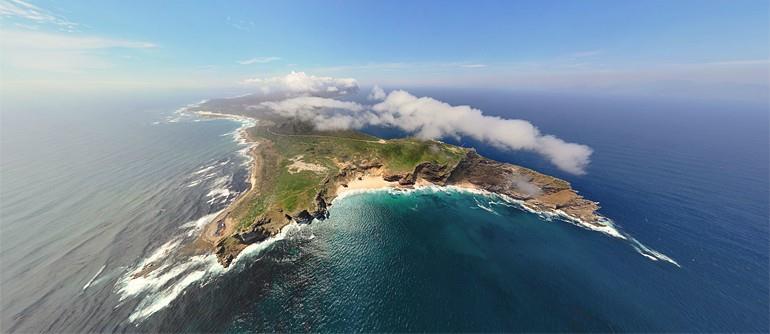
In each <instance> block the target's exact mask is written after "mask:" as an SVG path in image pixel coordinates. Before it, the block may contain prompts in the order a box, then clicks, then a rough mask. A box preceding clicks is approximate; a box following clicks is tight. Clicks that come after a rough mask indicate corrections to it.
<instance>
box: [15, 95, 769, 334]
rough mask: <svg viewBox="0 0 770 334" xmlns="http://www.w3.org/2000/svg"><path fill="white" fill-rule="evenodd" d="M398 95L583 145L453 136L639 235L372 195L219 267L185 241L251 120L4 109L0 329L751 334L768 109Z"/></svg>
mask: <svg viewBox="0 0 770 334" xmlns="http://www.w3.org/2000/svg"><path fill="white" fill-rule="evenodd" d="M414 92H415V93H417V94H418V95H430V96H434V97H436V98H438V99H440V100H443V101H447V102H450V103H452V104H470V105H473V106H475V107H478V108H481V109H482V110H484V111H485V113H489V114H495V115H499V116H504V117H510V118H522V119H527V120H530V121H532V122H533V123H534V124H535V125H537V126H538V127H539V128H540V129H541V130H542V131H543V132H545V133H551V134H556V135H558V136H559V137H561V138H563V139H565V140H568V141H572V142H578V143H582V144H586V145H589V146H591V147H592V148H593V149H594V154H593V156H592V162H591V165H590V166H589V168H588V173H587V174H586V175H583V176H574V175H569V174H565V173H563V172H561V171H559V170H557V169H555V168H554V167H553V166H551V165H549V163H548V162H547V161H544V160H543V159H541V158H540V157H538V156H536V155H534V154H530V153H526V152H505V151H499V150H496V149H495V148H493V147H489V146H486V145H483V144H482V143H477V142H473V141H467V140H465V139H462V140H458V141H451V140H450V142H453V143H456V144H459V145H464V146H474V147H476V148H477V149H478V150H479V152H480V153H482V154H484V155H486V156H488V157H490V158H493V159H497V160H502V161H506V162H512V163H517V164H521V165H524V166H527V167H530V168H533V169H536V170H538V171H541V172H544V173H547V174H552V175H555V176H558V177H561V178H564V179H566V180H568V181H570V182H571V183H572V184H573V187H574V188H575V189H577V190H579V191H580V193H581V194H583V195H584V196H585V197H587V198H589V199H593V200H596V201H599V202H600V203H601V205H602V209H601V210H600V212H601V213H602V214H603V215H605V216H607V217H609V218H611V219H612V220H613V221H614V222H615V224H616V225H617V227H618V229H620V230H621V231H622V232H623V233H624V234H625V235H628V236H629V237H632V238H633V239H634V240H637V241H638V243H639V244H636V243H634V242H632V241H631V240H623V239H619V238H614V237H611V236H608V235H605V234H602V233H599V232H596V231H589V230H585V229H583V228H581V227H578V226H575V225H572V224H570V223H568V222H564V221H559V220H549V219H546V218H544V217H540V216H538V215H535V214H532V213H529V212H526V211H522V210H520V209H519V208H518V207H516V206H515V205H511V204H510V203H508V202H506V201H504V200H502V199H500V198H495V197H487V196H483V195H479V194H471V193H466V192H458V191H451V190H442V191H440V190H437V189H421V190H417V191H410V192H396V191H383V192H369V193H360V194H354V195H350V196H347V197H345V198H343V199H339V200H337V201H335V202H334V204H333V206H332V207H331V209H330V218H329V219H327V220H325V221H317V222H314V223H313V224H310V225H290V226H288V227H287V228H286V229H285V230H284V231H283V232H282V233H281V234H280V235H279V236H278V237H276V238H273V239H271V240H269V241H268V242H265V243H263V244H259V245H252V246H250V247H249V249H248V250H247V251H246V252H245V253H246V254H244V255H243V256H242V257H240V258H239V259H238V260H237V261H236V262H235V264H234V265H233V266H232V267H230V268H228V269H227V270H224V269H222V268H221V267H219V266H218V265H217V264H216V263H215V260H214V259H213V257H212V256H191V255H189V254H187V253H186V252H185V246H184V245H185V244H187V243H188V242H189V241H190V240H192V239H194V237H195V234H196V233H197V232H198V231H199V228H200V226H202V225H203V224H205V223H206V222H207V221H208V220H209V219H211V218H212V217H213V215H215V214H216V213H217V212H219V211H220V210H222V209H223V208H224V207H225V206H226V205H227V204H228V203H229V202H230V201H232V199H233V198H234V197H235V196H236V195H237V194H238V193H239V192H242V191H244V190H245V189H246V188H247V187H248V184H247V183H246V178H247V173H246V166H247V164H248V159H247V158H246V157H245V156H244V154H243V153H244V149H246V148H247V146H245V144H244V143H243V142H242V141H240V140H239V138H238V136H237V130H238V129H239V128H240V127H242V126H247V124H241V123H237V122H234V121H230V120H204V119H199V118H196V117H190V116H184V115H181V114H179V113H176V112H175V110H177V109H178V108H179V107H182V106H183V105H185V104H187V103H190V102H194V101H196V99H194V98H192V97H191V96H178V97H174V98H164V99H159V98H157V97H154V98H148V99H146V100H142V99H141V97H140V96H133V97H131V98H122V99H117V100H116V99H104V100H83V101H69V102H67V103H57V104H49V103H43V102H38V103H31V104H29V105H27V104H18V105H11V106H8V105H4V106H3V110H2V119H1V122H0V124H1V125H2V131H0V139H1V141H0V144H1V146H0V148H1V150H0V152H1V153H2V155H1V156H2V159H0V167H2V168H1V169H0V189H1V191H0V241H1V242H0V264H1V265H2V268H3V270H2V271H0V275H1V278H2V282H1V283H0V304H1V307H2V318H0V321H1V323H0V331H2V332H40V331H49V332H82V331H101V332H104V331H116V332H158V331H163V332H169V331H189V332H254V331H257V332H273V331H326V332H332V331H333V332H340V331H390V332H393V331H399V332H404V331H464V332H479V331H485V332H489V331H495V332H500V331H505V332H510V331H548V332H556V331H602V332H609V331H623V332H632V331H633V332H640V331H644V332H653V331H655V332H660V331H742V332H767V331H768V313H769V312H770V310H769V306H768V296H769V295H770V291H769V289H768V284H769V282H768V272H769V271H770V268H768V261H769V259H768V253H769V249H768V243H769V241H768V235H769V232H770V231H769V230H768V211H769V208H768V198H769V197H770V181H769V180H768V177H769V175H770V171H769V170H768V166H769V165H770V161H769V160H770V159H769V158H768V145H770V144H769V142H770V139H769V138H768V124H769V121H768V106H766V105H764V106H749V105H741V104H734V103H733V104H730V103H698V102H694V101H659V100H655V99H651V98H647V99H640V98H636V99H632V98H600V97H593V98H589V97H570V96H548V95H542V94H523V93H516V94H514V93H510V92H503V91H491V92H490V91H483V92H482V91H448V90H428V89H423V90H419V89H418V90H414ZM200 97H201V96H196V98H200ZM136 101H143V102H136ZM54 106H55V107H54ZM367 131H368V132H371V133H373V134H376V135H381V136H385V137H389V136H396V135H399V134H398V133H394V132H392V131H389V130H387V129H367ZM639 245H644V246H645V247H649V249H651V250H654V251H657V252H660V253H661V254H664V255H666V256H668V257H670V258H671V259H673V260H674V261H675V262H676V263H677V264H678V265H674V264H672V263H669V262H665V261H654V260H653V259H651V258H649V257H646V256H644V255H643V254H641V253H640V252H639V251H638V248H639ZM148 259H163V261H162V263H163V264H162V266H161V268H159V269H157V270H156V272H155V273H154V274H153V275H150V276H149V277H147V278H137V277H132V276H131V275H130V273H131V272H132V271H134V270H136V269H137V268H141V266H142V264H143V262H147V261H148Z"/></svg>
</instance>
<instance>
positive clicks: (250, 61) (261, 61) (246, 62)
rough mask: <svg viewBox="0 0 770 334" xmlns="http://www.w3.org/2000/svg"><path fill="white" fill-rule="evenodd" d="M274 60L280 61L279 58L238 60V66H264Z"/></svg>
mask: <svg viewBox="0 0 770 334" xmlns="http://www.w3.org/2000/svg"><path fill="white" fill-rule="evenodd" d="M276 60H281V57H254V58H250V59H244V60H239V61H238V64H241V65H251V64H266V63H269V62H273V61H276Z"/></svg>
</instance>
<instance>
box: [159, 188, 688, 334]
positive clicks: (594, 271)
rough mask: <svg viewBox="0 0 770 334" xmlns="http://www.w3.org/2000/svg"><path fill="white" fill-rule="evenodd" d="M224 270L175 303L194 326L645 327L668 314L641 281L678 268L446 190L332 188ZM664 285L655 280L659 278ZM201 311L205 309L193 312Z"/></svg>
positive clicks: (665, 323) (168, 324)
mask: <svg viewBox="0 0 770 334" xmlns="http://www.w3.org/2000/svg"><path fill="white" fill-rule="evenodd" d="M330 213H331V217H330V218H329V219H328V220H326V221H323V222H316V223H314V224H312V225H310V226H304V227H302V228H301V229H299V230H295V231H294V232H292V233H291V236H290V237H289V238H287V239H284V240H281V241H279V242H276V243H275V244H273V246H272V247H271V248H270V249H268V250H267V251H265V252H263V253H261V254H260V255H257V256H256V258H255V259H256V261H250V263H249V264H247V265H246V267H245V268H243V269H241V270H242V271H241V272H240V273H239V274H237V275H231V276H226V277H223V278H222V279H221V280H219V281H217V282H215V283H213V284H214V286H212V287H210V288H209V289H207V290H208V291H209V292H207V293H206V294H205V296H195V295H191V296H188V298H186V299H185V301H184V302H183V303H184V304H187V305H197V306H196V307H197V311H196V313H195V317H194V318H192V317H190V315H189V314H187V313H186V311H182V312H173V313H174V314H166V315H165V316H160V317H158V318H157V319H152V320H148V324H147V325H149V326H151V328H153V327H154V326H156V325H157V326H160V330H172V329H173V328H175V327H174V326H176V324H179V323H184V324H186V326H185V329H187V330H195V331H228V332H249V331H267V332H273V331H279V332H283V331H332V332H340V331H357V330H366V331H396V332H400V331H585V330H591V331H620V330H636V331H639V330H641V331H656V330H665V329H666V328H672V326H673V325H675V323H672V322H671V321H675V320H676V319H675V318H676V317H675V316H674V317H672V316H671V314H666V312H663V311H664V310H666V309H667V308H668V307H669V306H667V301H666V300H665V299H661V298H659V297H660V296H656V293H655V291H654V290H651V289H656V288H657V287H659V286H660V285H661V284H662V282H664V281H668V280H671V279H675V277H677V276H680V277H681V276H682V275H686V274H685V273H683V272H682V271H681V270H678V269H677V268H676V267H675V266H672V265H670V264H668V263H663V262H653V261H650V260H648V259H647V258H644V257H642V256H640V255H639V254H638V253H637V252H636V251H634V250H633V248H632V247H630V246H629V245H628V244H627V243H625V242H623V241H621V240H619V239H614V238H609V237H607V236H604V235H602V234H599V233H596V232H591V231H587V230H584V229H582V228H579V227H576V226H573V225H570V224H569V223H566V222H561V221H544V220H543V219H542V218H540V217H538V216H536V215H534V214H531V213H527V212H524V211H521V210H519V209H518V208H516V207H514V206H512V205H511V204H509V203H506V202H504V201H501V200H500V199H497V198H489V197H484V196H480V195H473V194H468V193H459V192H454V191H439V192H435V191H433V190H420V191H415V192H412V193H409V194H404V193H400V192H396V193H392V192H378V193H368V194H359V195H353V196H350V197H347V198H345V199H344V200H342V201H336V202H335V204H334V206H333V207H332V209H331V211H330ZM664 290H665V289H664ZM209 314H212V315H213V316H211V317H207V316H206V315H209Z"/></svg>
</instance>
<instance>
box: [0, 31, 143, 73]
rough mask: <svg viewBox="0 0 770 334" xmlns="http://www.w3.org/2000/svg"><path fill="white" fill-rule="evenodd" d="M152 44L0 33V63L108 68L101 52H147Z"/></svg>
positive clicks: (54, 68) (27, 66)
mask: <svg viewBox="0 0 770 334" xmlns="http://www.w3.org/2000/svg"><path fill="white" fill-rule="evenodd" d="M154 47H156V46H155V44H152V43H148V42H139V41H128V40H120V39H110V38H104V37H94V36H73V35H69V34H61V33H59V34H57V33H44V32H36V31H13V30H0V50H2V57H1V58H0V64H2V66H3V67H4V68H16V69H23V70H42V71H55V72H79V71H83V70H88V69H101V68H108V67H111V66H112V65H111V62H110V59H109V58H108V57H107V56H105V55H104V54H103V52H97V51H99V50H104V49H112V48H123V49H147V48H154Z"/></svg>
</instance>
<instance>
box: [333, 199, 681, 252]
mask: <svg viewBox="0 0 770 334" xmlns="http://www.w3.org/2000/svg"><path fill="white" fill-rule="evenodd" d="M377 192H387V193H390V194H396V195H408V194H412V193H414V192H428V193H437V192H459V193H469V194H475V195H479V196H482V197H483V198H486V199H487V200H488V202H487V203H486V204H485V203H481V202H480V201H479V200H478V199H476V205H477V206H478V207H479V208H481V209H483V210H485V211H488V212H490V213H492V214H496V215H499V214H498V213H497V212H496V211H494V209H493V208H492V206H493V205H505V206H513V207H516V208H518V209H520V210H524V211H527V212H530V213H533V214H536V215H537V216H539V217H540V218H542V219H544V220H546V221H552V220H560V221H564V222H567V223H570V224H573V225H576V226H579V227H581V228H584V229H587V230H591V231H596V232H600V233H602V234H605V235H607V236H610V237H613V238H617V239H621V240H625V241H627V242H628V243H629V245H630V246H631V247H632V248H633V249H634V250H635V251H636V252H637V253H639V254H641V255H642V256H644V257H646V258H648V259H650V260H652V261H664V262H668V263H670V264H673V265H675V266H677V267H681V266H680V265H679V263H678V262H676V260H674V259H673V258H671V257H669V256H667V255H665V254H663V253H661V252H658V251H656V250H654V249H652V248H650V247H648V246H646V245H644V244H643V243H641V242H640V241H639V240H637V239H636V238H634V237H632V236H631V235H629V234H628V233H626V232H624V231H623V230H622V229H620V228H619V227H618V226H617V225H615V222H614V221H613V220H611V219H609V218H606V217H601V220H600V221H599V224H590V223H587V222H584V221H581V220H580V219H576V218H574V217H572V216H570V215H568V214H567V213H565V212H563V211H561V210H556V211H555V212H544V211H538V210H533V209H532V208H529V207H527V206H525V205H524V202H523V201H520V200H516V199H513V198H510V197H508V196H504V195H500V194H495V193H491V192H488V191H484V190H479V189H471V188H464V187H457V186H437V185H427V186H416V187H414V188H411V189H400V188H392V187H386V188H376V189H355V190H348V191H345V192H343V193H341V194H340V195H339V196H337V198H335V199H334V200H333V201H332V203H334V202H335V201H339V200H342V199H344V198H345V197H348V196H353V195H359V194H366V193H377Z"/></svg>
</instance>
